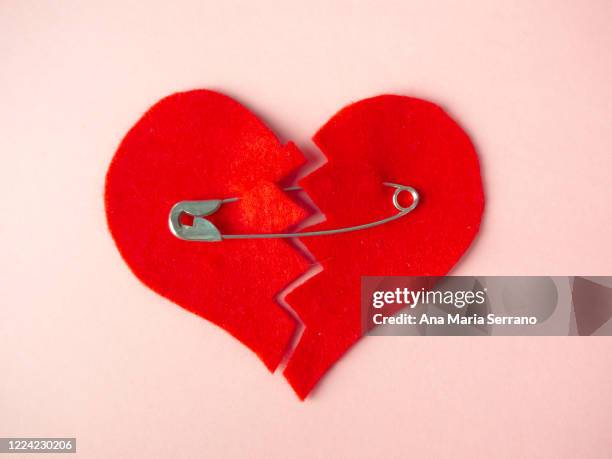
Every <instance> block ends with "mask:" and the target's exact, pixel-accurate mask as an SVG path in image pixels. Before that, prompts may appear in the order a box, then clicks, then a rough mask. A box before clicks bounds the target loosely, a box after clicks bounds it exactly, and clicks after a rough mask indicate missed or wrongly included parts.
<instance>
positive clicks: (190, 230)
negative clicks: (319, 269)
mask: <svg viewBox="0 0 612 459" xmlns="http://www.w3.org/2000/svg"><path fill="white" fill-rule="evenodd" d="M383 185H385V186H389V187H392V188H395V193H393V205H394V206H395V208H396V209H397V210H398V211H399V212H398V213H397V214H395V215H392V216H390V217H387V218H383V219H382V220H377V221H373V222H370V223H364V224H362V225H355V226H348V227H344V228H336V229H329V230H321V231H304V232H301V233H255V234H221V232H220V231H219V230H218V229H217V227H216V226H215V225H213V224H212V223H211V222H210V221H208V220H207V219H205V218H204V217H206V216H208V215H212V214H213V213H215V212H216V211H217V210H219V208H220V207H221V206H222V205H223V204H225V203H228V202H234V201H237V200H238V199H239V198H227V199H209V200H205V201H180V202H177V203H176V204H175V205H174V206H173V207H172V209H171V210H170V216H169V219H168V223H169V226H170V231H171V232H172V234H174V235H175V236H176V237H177V238H179V239H183V240H185V241H202V242H217V241H222V240H225V239H278V238H298V237H310V236H326V235H331V234H340V233H348V232H350V231H359V230H364V229H368V228H373V227H375V226H379V225H384V224H385V223H389V222H391V221H393V220H397V219H398V218H401V217H403V216H404V215H407V214H409V213H410V212H412V211H413V210H414V209H415V208H416V206H417V205H418V204H419V193H418V192H417V190H415V189H414V188H413V187H411V186H405V185H398V184H397V183H389V182H383ZM297 190H301V188H300V187H290V188H285V191H297ZM402 191H407V192H408V193H410V195H411V196H412V203H411V204H410V206H408V207H404V206H402V205H401V204H400V203H399V195H400V193H401V192H402ZM182 214H187V215H191V216H192V217H193V224H192V225H183V224H182V223H181V222H180V217H181V215H182Z"/></svg>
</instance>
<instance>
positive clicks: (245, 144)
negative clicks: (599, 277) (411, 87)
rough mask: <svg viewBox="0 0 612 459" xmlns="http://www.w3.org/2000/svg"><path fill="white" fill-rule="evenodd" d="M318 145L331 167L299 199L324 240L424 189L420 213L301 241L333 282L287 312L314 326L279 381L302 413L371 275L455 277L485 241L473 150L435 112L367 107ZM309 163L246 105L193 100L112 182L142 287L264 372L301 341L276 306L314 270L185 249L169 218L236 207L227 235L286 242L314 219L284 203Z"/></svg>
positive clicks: (342, 343) (166, 104) (406, 103)
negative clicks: (183, 207) (211, 326)
mask: <svg viewBox="0 0 612 459" xmlns="http://www.w3.org/2000/svg"><path fill="white" fill-rule="evenodd" d="M314 140H315V143H316V144H317V145H318V146H319V148H320V149H321V150H322V151H323V153H324V154H325V155H326V156H327V158H328V163H327V164H325V165H324V166H323V167H322V168H320V169H318V170H316V171H315V172H314V173H312V174H311V175H309V176H308V177H306V178H305V179H303V180H302V181H301V185H302V186H303V188H304V189H305V190H306V192H307V193H308V194H309V196H310V197H311V198H312V199H313V201H314V203H315V204H316V205H317V206H318V207H319V208H320V210H321V211H322V212H323V214H324V215H325V217H326V221H325V222H324V223H322V224H320V225H317V226H316V229H328V228H336V227H345V226H350V225H357V224H361V223H364V222H369V221H372V220H377V219H382V218H385V217H387V216H389V215H390V212H393V210H392V208H391V210H390V207H389V203H390V195H389V193H390V191H389V190H388V189H384V188H385V187H382V186H381V183H382V182H396V183H401V184H405V185H410V186H413V187H415V188H416V189H417V190H418V191H419V193H420V196H421V202H420V203H419V206H418V207H417V209H416V210H415V211H414V212H412V213H411V214H410V215H409V216H406V217H403V218H401V219H399V220H397V221H394V222H393V223H389V224H385V225H382V226H378V227H376V228H371V229H369V230H364V231H358V232H354V233H345V234H341V235H334V236H324V237H314V238H308V239H303V242H304V243H305V244H306V246H307V248H308V249H309V250H310V251H311V253H312V254H313V255H314V257H315V258H316V260H317V261H318V262H319V263H320V264H321V265H322V267H323V271H322V272H321V273H320V274H318V275H316V276H314V277H313V278H310V279H308V280H307V281H306V282H305V283H304V284H303V285H301V286H299V287H298V288H297V289H295V290H294V291H293V292H291V293H290V294H289V296H288V297H287V301H288V303H289V304H290V305H291V307H292V308H293V309H294V311H295V312H296V313H297V314H298V316H299V318H300V320H301V321H302V322H303V323H304V325H305V330H304V333H303V335H302V337H301V339H300V341H299V342H298V345H297V346H296V348H295V350H294V352H293V354H292V355H291V356H290V358H289V361H288V364H287V367H286V369H285V376H286V378H287V379H288V381H289V382H290V384H291V385H292V386H293V388H294V389H295V391H296V393H297V394H298V395H299V396H300V398H304V397H305V396H306V395H307V394H308V393H309V392H310V391H311V390H312V388H313V387H314V386H315V385H316V383H317V382H318V381H319V379H320V378H321V377H322V376H323V374H324V373H325V372H326V371H327V370H328V369H329V368H330V367H331V366H332V365H333V363H334V362H336V361H337V359H338V358H340V357H341V355H342V354H343V353H344V352H345V351H346V350H347V349H348V348H349V347H350V346H352V344H354V343H355V342H356V341H357V340H358V339H359V338H360V336H361V322H360V301H359V292H360V288H359V287H360V278H361V276H362V275H417V274H418V275H443V274H446V273H447V272H448V271H449V270H450V269H451V268H452V266H453V265H454V264H455V263H456V262H457V261H458V260H459V258H460V257H461V256H462V254H463V253H464V252H465V250H466V249H467V248H468V246H469V245H470V243H471V241H472V240H473V238H474V237H475V235H476V233H477V232H478V228H479V225H480V219H481V215H482V211H483V207H484V197H483V192H482V184H481V178H480V168H479V164H478V159H477V156H476V153H475V151H474V148H473V146H472V144H471V142H470V140H469V138H468V137H467V135H466V134H465V133H464V132H463V131H462V129H461V128H460V127H459V126H458V125H457V124H456V123H455V122H454V121H453V120H452V119H451V118H450V117H449V116H448V115H447V114H446V113H444V112H443V111H442V110H441V109H440V108H439V107H438V106H436V105H434V104H432V103H429V102H426V101H422V100H419V99H413V98H408V97H400V96H380V97H375V98H372V99H367V100H363V101H361V102H357V103H355V104H352V105H350V106H348V107H346V108H344V109H343V110H341V111H340V112H339V113H338V114H337V115H335V116H334V117H333V118H332V119H331V120H330V121H329V122H328V123H327V124H326V125H325V126H324V127H323V128H322V129H321V130H320V131H319V132H318V133H317V134H316V136H315V138H314ZM303 162H304V157H303V156H302V155H301V153H300V152H299V150H298V149H297V148H296V147H295V146H294V145H293V144H291V143H289V144H287V145H282V144H281V143H280V142H279V141H278V139H277V138H276V137H275V135H274V134H273V133H272V131H270V130H269V129H268V128H267V127H266V126H265V125H264V124H263V123H262V122H261V121H259V120H258V118H257V117H256V116H254V115H253V114H252V113H250V112H249V111H248V110H247V109H246V108H244V107H243V106H241V105H240V104H238V103H237V102H236V101H234V100H232V99H230V98H229V97H226V96H224V95H222V94H218V93H215V92H211V91H205V90H197V91H190V92H186V93H179V94H175V95H172V96H169V97H166V98H165V99H162V100H161V101H160V102H158V103H157V104H156V105H154V106H153V107H152V108H151V109H150V110H149V111H148V112H147V113H146V114H145V115H144V116H143V117H142V118H141V119H140V120H139V121H138V123H136V125H135V126H134V127H133V128H132V129H131V130H130V131H129V132H128V134H127V135H126V136H125V138H124V139H123V141H122V143H121V145H120V146H119V149H118V150H117V152H116V154H115V157H114V158H113V161H112V163H111V165H110V167H109V170H108V174H107V178H106V195H105V199H106V212H107V219H108V225H109V228H110V231H111V233H112V235H113V238H114V239H115V242H116V244H117V247H118V248H119V251H120V252H121V255H122V256H123V258H124V259H125V261H126V262H127V264H128V265H129V267H130V268H131V269H132V271H133V272H134V274H135V275H136V276H137V277H138V278H139V279H140V280H141V281H142V282H144V283H145V284H146V285H147V286H149V287H150V288H152V289H153V290H154V291H156V292H158V293H159V294H161V295H163V296H165V297H166V298H168V299H170V300H171V301H173V302H175V303H177V304H179V305H180V306H182V307H184V308H186V309H188V310H190V311H192V312H194V313H196V314H198V315H200V316H202V317H204V318H206V319H208V320H210V321H211V322H213V323H215V324H217V325H219V326H220V327H222V328H224V329H225V330H227V331H228V332H230V333H231V334H232V335H234V336H235V337H236V338H237V339H239V340H240V341H241V342H243V343H244V344H245V345H247V346H248V347H249V348H251V349H252V350H253V351H254V352H255V353H256V354H257V355H258V356H259V357H260V358H261V359H262V361H263V362H264V363H265V364H266V366H267V367H268V368H269V369H270V370H274V369H275V368H276V367H277V366H278V364H279V362H280V361H281V359H282V358H283V356H284V355H285V354H286V353H287V352H288V350H289V344H290V342H291V340H292V338H293V336H294V334H295V333H296V326H297V324H296V321H295V319H294V318H293V317H292V315H291V314H290V313H289V312H287V311H286V310H285V309H284V308H283V307H281V306H280V305H279V304H278V303H277V301H276V298H277V296H278V294H279V292H281V291H282V290H283V289H284V288H285V287H286V286H287V285H288V284H290V283H291V282H292V281H293V280H295V279H296V278H297V277H299V276H300V275H301V274H303V273H304V272H305V271H306V270H307V269H308V267H309V263H308V262H307V260H306V258H305V257H304V256H303V255H302V254H301V252H300V251H299V250H297V249H296V247H295V246H294V245H293V244H292V243H291V242H287V241H285V240H275V239H259V240H226V241H223V242H211V243H201V242H189V241H183V240H179V239H177V238H175V237H174V236H173V235H172V234H171V232H170V231H169V229H168V214H169V212H170V208H171V207H172V206H173V205H174V204H175V203H176V202H178V201H183V200H199V199H218V198H228V197H241V199H240V200H238V201H236V202H234V203H231V204H226V205H224V206H223V207H222V208H221V210H220V211H219V212H217V213H216V214H215V215H214V216H213V217H211V218H210V220H211V221H214V223H215V224H216V225H217V226H218V227H219V228H222V232H223V233H258V232H269V231H284V230H285V229H286V228H288V227H292V226H294V225H295V224H297V223H299V222H300V221H301V220H303V219H304V218H305V217H306V216H307V214H308V213H307V212H306V211H305V210H304V207H303V206H301V205H300V204H299V203H298V202H296V201H294V200H293V199H292V197H290V196H289V195H288V194H287V193H285V192H283V191H282V188H283V186H284V185H287V184H288V177H291V176H293V175H295V173H296V170H297V169H298V168H299V167H300V166H302V165H303Z"/></svg>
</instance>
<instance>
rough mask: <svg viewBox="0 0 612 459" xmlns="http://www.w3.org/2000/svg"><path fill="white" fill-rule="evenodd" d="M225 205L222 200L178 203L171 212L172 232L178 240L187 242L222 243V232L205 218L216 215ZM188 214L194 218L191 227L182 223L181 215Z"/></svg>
mask: <svg viewBox="0 0 612 459" xmlns="http://www.w3.org/2000/svg"><path fill="white" fill-rule="evenodd" d="M221 204H223V201H222V200H221V199H210V200H207V201H181V202H177V203H176V204H175V205H174V206H172V209H171V210H170V218H169V221H168V222H169V224H170V231H171V232H172V234H174V235H175V236H176V237H177V238H179V239H183V240H185V241H205V242H217V241H221V240H222V239H223V238H222V237H221V232H220V231H219V230H218V229H217V227H216V226H215V225H213V224H212V223H211V222H210V221H209V220H206V219H205V218H204V217H206V216H207V215H211V214H214V213H215V212H216V211H217V210H219V208H220V207H221ZM183 214H187V215H190V216H192V217H193V224H192V225H191V226H187V225H183V224H182V223H181V215H183Z"/></svg>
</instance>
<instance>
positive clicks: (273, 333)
mask: <svg viewBox="0 0 612 459" xmlns="http://www.w3.org/2000/svg"><path fill="white" fill-rule="evenodd" d="M303 161H304V157H303V155H302V154H301V153H300V152H299V151H298V150H297V148H296V147H295V146H294V145H292V144H289V145H281V144H280V143H279V141H278V139H277V138H276V137H275V135H274V134H273V133H272V132H271V131H270V130H269V129H268V128H267V127H266V126H265V125H264V124H263V123H262V122H261V121H259V120H258V118H257V117H256V116H255V115H253V114H252V113H251V112H249V111H248V110H247V109H245V108H244V107H243V106H241V105H240V104H239V103H238V102H236V101H234V100H232V99H230V98H229V97H226V96H224V95H221V94H218V93H215V92H212V91H204V90H198V91H190V92H186V93H179V94H175V95H171V96H169V97H166V98H165V99H163V100H161V101H159V102H158V103H157V104H155V105H154V106H153V107H152V108H151V109H150V110H149V111H148V112H147V113H146V114H145V115H144V116H143V117H142V118H141V119H140V120H139V121H138V122H137V123H136V125H135V126H134V127H133V128H132V129H131V130H130V131H129V132H128V133H127V135H126V136H125V138H124V139H123V141H122V142H121V145H120V146H119V149H118V150H117V152H116V154H115V156H114V158H113V160H112V162H111V165H110V167H109V169H108V173H107V177H106V192H105V202H106V214H107V221H108V226H109V228H110V232H111V234H112V236H113V238H114V240H115V242H116V244H117V247H118V248H119V251H120V253H121V255H122V256H123V258H124V259H125V261H126V262H127V264H128V266H129V267H130V268H131V270H132V271H133V272H134V274H135V275H136V276H137V277H138V278H139V279H140V280H141V281H142V282H143V283H145V284H146V285H147V286H149V287H150V288H151V289H153V290H154V291H156V292H157V293H159V294H161V295H163V296H165V297H166V298H168V299H170V300H171V301H173V302H175V303H177V304H179V305H180V306H182V307H184V308H186V309H188V310H189V311H191V312H193V313H195V314H198V315H199V316H202V317H204V318H206V319H208V320H210V321H211V322H214V323H215V324H217V325H219V326H220V327H222V328H224V329H225V330H227V331H228V332H229V333H231V334H232V335H233V336H235V337H236V338H237V339H239V340H240V341H241V342H243V343H244V344H245V345H246V346H248V347H249V348H251V349H252V350H253V351H254V352H255V353H256V354H257V355H258V356H259V357H260V358H261V360H262V361H263V362H264V363H265V365H266V366H267V367H268V368H269V369H270V370H273V369H275V368H276V367H277V366H278V364H279V362H280V360H281V359H282V357H283V356H284V355H285V353H286V351H287V346H288V344H289V343H290V342H291V340H292V337H293V335H294V333H295V329H296V323H295V320H294V319H293V317H292V316H291V315H290V314H289V313H288V312H287V311H286V310H285V309H284V308H282V307H281V306H280V305H279V304H278V303H277V302H276V301H275V298H276V296H277V295H278V293H279V292H280V291H281V290H282V289H283V288H284V287H285V286H286V285H287V284H289V283H290V282H291V281H293V280H294V279H295V278H296V277H298V276H299V275H300V274H301V273H302V272H303V271H304V270H305V269H307V263H306V261H305V259H304V258H303V256H302V255H301V254H300V252H298V251H296V250H294V249H293V248H292V247H291V246H290V244H288V243H287V242H286V241H283V240H244V241H223V242H216V243H198V242H188V241H183V240H179V239H177V238H175V237H174V236H173V235H172V234H171V233H170V231H169V229H168V214H169V212H170V208H171V207H172V206H173V205H174V204H175V203H176V202H178V201H182V200H196V199H219V198H230V197H241V199H240V200H239V201H236V202H233V203H227V204H224V205H223V206H222V207H221V209H220V210H219V211H218V212H217V213H216V214H214V215H213V216H212V217H211V218H210V220H211V221H213V222H214V223H215V224H217V225H219V226H218V227H219V228H222V231H223V232H225V233H245V232H249V233H252V232H261V231H268V230H269V231H282V230H284V229H285V228H287V227H288V226H292V225H294V224H295V223H297V222H299V221H301V220H302V219H303V218H304V216H305V215H306V212H305V210H304V209H303V208H302V207H300V206H299V205H298V204H297V203H295V202H294V201H293V200H292V199H291V198H290V197H289V196H288V195H287V194H285V193H284V192H283V191H281V190H280V189H279V187H278V185H277V183H279V182H282V180H283V178H284V177H285V176H287V175H290V174H293V173H294V170H295V169H296V168H298V167H299V166H301V165H302V164H303Z"/></svg>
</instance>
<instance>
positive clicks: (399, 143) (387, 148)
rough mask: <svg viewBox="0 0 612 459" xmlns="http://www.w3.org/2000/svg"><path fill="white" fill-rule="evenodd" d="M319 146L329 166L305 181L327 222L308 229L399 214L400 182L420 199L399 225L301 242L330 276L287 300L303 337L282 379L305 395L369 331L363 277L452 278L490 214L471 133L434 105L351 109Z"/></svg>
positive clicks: (378, 104)
mask: <svg viewBox="0 0 612 459" xmlns="http://www.w3.org/2000/svg"><path fill="white" fill-rule="evenodd" d="M314 141H315V143H316V145H317V146H318V147H319V148H320V149H321V151H322V152H323V153H324V154H325V156H327V159H328V162H327V163H326V164H325V165H324V166H323V167H322V168H320V169H318V170H316V171H315V172H313V173H312V174H310V175H309V176H307V177H305V178H304V179H303V180H302V181H301V183H300V184H301V185H302V187H303V188H304V189H305V191H306V192H307V193H308V195H309V196H310V197H311V198H312V200H313V201H314V202H315V203H316V205H317V206H318V207H319V209H320V210H321V211H322V212H323V214H324V215H325V216H326V218H327V219H326V221H324V222H323V223H321V224H318V225H315V226H312V227H310V228H308V230H322V229H330V228H337V227H342V226H349V225H357V224H360V223H364V222H369V221H373V220H378V219H382V218H384V217H387V216H390V215H393V214H394V213H395V212H396V210H395V207H394V206H393V204H392V195H393V192H394V191H395V190H394V189H392V188H388V187H385V186H383V185H382V183H383V182H394V183H399V184H402V185H409V186H412V187H414V188H416V189H417V190H418V192H419V194H420V203H419V205H418V206H417V208H416V209H415V210H414V211H413V212H412V213H410V214H409V215H407V216H405V217H402V218H400V219H398V220H396V221H394V222H391V223H389V224H385V225H382V226H378V227H375V228H371V229H368V230H367V231H358V232H354V233H345V234H340V235H336V236H331V237H318V238H304V239H303V240H302V242H303V243H304V244H305V245H306V247H307V248H308V249H309V251H310V252H311V253H312V255H313V256H314V258H315V259H316V260H318V261H319V263H321V265H322V267H323V270H322V271H321V272H320V273H319V274H317V275H316V276H314V277H313V278H311V279H309V280H308V281H307V282H305V283H304V284H302V285H301V286H299V287H298V288H297V289H295V290H294V291H293V292H291V293H289V295H288V296H287V297H286V301H287V302H288V304H289V305H291V307H292V308H293V310H294V311H295V312H296V313H297V314H298V316H299V317H300V319H301V320H302V321H303V323H304V326H305V329H304V333H303V335H302V337H301V340H300V341H299V343H298V345H297V347H296V348H295V350H294V352H293V354H292V355H291V358H290V359H289V361H288V364H287V367H286V368H285V371H284V374H285V377H286V378H287V380H288V381H289V383H290V384H291V385H292V387H293V388H294V390H295V391H296V393H297V394H298V396H299V397H300V398H304V397H306V395H307V394H308V393H309V392H310V391H311V390H312V389H313V387H314V386H315V385H316V384H317V382H318V381H319V379H320V378H321V377H322V376H323V375H324V374H325V372H326V371H327V370H328V369H329V368H330V367H331V366H332V365H333V364H334V363H335V362H336V361H337V360H338V359H339V358H340V357H341V356H342V355H343V354H344V353H345V352H346V350H347V349H348V348H349V347H351V346H352V345H353V344H354V343H355V342H356V341H357V340H358V339H359V338H360V337H361V335H362V330H361V318H360V306H359V305H360V281H361V276H364V275H380V276H391V275H398V276H399V275H405V276H409V275H429V276H439V275H445V274H447V273H448V271H449V270H450V269H451V268H452V267H453V265H455V263H456V262H457V261H458V260H459V258H460V257H461V256H462V255H463V253H464V252H465V251H466V249H467V248H468V246H469V245H470V243H471V242H472V240H473V239H474V237H475V236H476V233H477V232H478V229H479V226H480V221H481V216H482V212H483V209H484V195H483V189H482V180H481V176H480V166H479V162H478V157H477V155H476V152H475V150H474V147H473V145H472V143H471V141H470V139H469V138H468V136H467V135H466V133H465V132H464V131H463V130H462V129H461V128H460V127H459V125H458V124H457V123H456V122H455V121H453V120H452V119H451V118H450V117H449V116H448V115H447V114H446V113H445V112H444V111H443V110H442V109H441V108H440V107H438V106H437V105H435V104H433V103H430V102H427V101H424V100H420V99H415V98H410V97H402V96H394V95H385V96H379V97H374V98H371V99H366V100H362V101H360V102H357V103H354V104H352V105H349V106H348V107H346V108H344V109H342V110H341V111H340V112H339V113H337V114H336V115H335V116H334V117H332V118H331V119H330V120H329V121H328V122H327V124H325V126H323V128H321V130H320V131H319V132H318V133H317V134H316V135H315V137H314Z"/></svg>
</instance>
